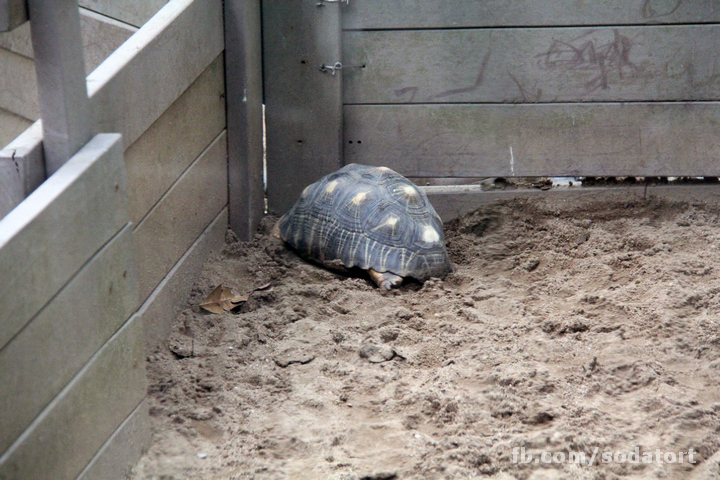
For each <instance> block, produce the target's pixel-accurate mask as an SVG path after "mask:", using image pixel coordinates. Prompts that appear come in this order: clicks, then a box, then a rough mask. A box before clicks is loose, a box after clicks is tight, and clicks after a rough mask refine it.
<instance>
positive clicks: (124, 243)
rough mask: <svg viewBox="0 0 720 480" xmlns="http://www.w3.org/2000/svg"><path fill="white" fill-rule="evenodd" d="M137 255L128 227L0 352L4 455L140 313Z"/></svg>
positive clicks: (1, 447)
mask: <svg viewBox="0 0 720 480" xmlns="http://www.w3.org/2000/svg"><path fill="white" fill-rule="evenodd" d="M49 241H51V240H49ZM133 252H134V249H133V243H132V230H131V228H130V226H129V225H128V226H127V227H126V228H124V229H123V230H121V231H120V233H118V235H116V236H115V237H114V238H113V239H112V240H111V241H110V242H108V244H106V245H105V246H104V247H103V248H102V250H100V251H99V252H98V253H97V255H95V256H94V257H93V258H92V259H90V260H89V261H88V263H87V264H86V265H85V266H84V267H83V268H82V269H81V270H80V271H79V272H78V274H77V275H75V277H74V278H73V279H72V280H70V282H68V284H67V285H66V286H65V287H64V288H63V289H62V290H60V292H58V294H57V295H56V296H55V297H54V298H53V300H52V301H51V302H49V303H48V304H47V305H46V306H45V307H44V308H43V309H42V310H41V311H40V312H39V313H38V315H36V316H35V318H33V319H32V320H31V321H30V322H29V323H28V324H27V325H26V326H25V328H23V329H22V331H21V332H20V333H18V334H17V335H16V336H15V338H13V340H12V341H11V342H10V343H8V344H7V345H5V347H3V348H2V349H0V385H4V387H5V388H2V389H0V405H3V406H4V408H3V409H2V411H0V432H2V434H0V452H3V451H5V449H7V448H8V447H9V446H10V444H11V443H12V441H13V440H14V439H16V438H17V437H18V436H19V435H20V433H22V431H23V430H24V429H25V428H26V427H27V426H28V425H29V424H30V422H31V421H32V420H33V419H34V418H35V417H36V416H37V415H38V414H39V413H40V412H41V411H42V409H43V408H44V407H45V406H46V405H47V404H48V403H49V402H50V400H52V399H53V397H55V395H57V393H58V392H59V391H60V390H61V389H62V388H63V387H64V386H65V385H66V384H67V383H68V381H70V379H71V378H72V377H73V376H75V374H76V373H77V372H78V371H79V370H80V369H81V368H82V366H83V365H85V363H86V362H87V361H88V360H89V359H90V357H92V356H93V354H94V353H95V352H96V351H97V350H98V349H100V347H101V346H102V345H103V344H104V343H105V342H106V341H107V340H108V339H109V338H110V337H111V336H112V334H113V333H115V332H116V331H117V330H118V328H120V326H121V325H122V324H123V323H125V321H126V320H127V319H128V317H130V315H131V314H132V313H134V312H135V310H136V309H137V307H138V297H137V272H136V270H135V264H134V257H133Z"/></svg>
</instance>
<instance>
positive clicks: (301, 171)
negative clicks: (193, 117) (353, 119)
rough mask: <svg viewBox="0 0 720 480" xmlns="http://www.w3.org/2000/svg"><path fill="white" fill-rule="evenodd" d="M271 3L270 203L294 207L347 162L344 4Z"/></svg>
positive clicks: (267, 6)
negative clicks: (332, 68)
mask: <svg viewBox="0 0 720 480" xmlns="http://www.w3.org/2000/svg"><path fill="white" fill-rule="evenodd" d="M317 3H322V2H317V1H316V0H299V1H293V2H288V1H286V0H263V3H262V6H263V58H264V67H265V68H264V71H263V74H264V82H265V109H266V110H265V115H266V117H265V120H266V128H267V181H268V186H267V188H268V206H269V208H270V209H271V210H273V211H274V212H277V213H284V212H285V211H286V210H288V209H289V208H290V207H291V206H292V204H293V203H294V202H295V200H296V199H297V197H298V196H299V194H300V192H301V191H302V189H303V188H304V187H305V186H306V185H308V184H309V183H312V182H314V181H316V180H317V179H319V178H320V177H322V176H323V175H326V174H327V173H330V172H332V171H334V170H336V169H337V168H339V167H340V162H341V158H342V136H341V135H342V84H341V80H342V71H338V72H335V75H332V74H331V72H330V71H326V72H324V73H323V72H321V71H320V67H321V66H322V65H333V64H335V63H336V62H342V59H341V57H340V52H341V48H340V47H341V45H340V10H341V8H342V7H343V4H340V3H325V4H324V5H322V6H318V5H317Z"/></svg>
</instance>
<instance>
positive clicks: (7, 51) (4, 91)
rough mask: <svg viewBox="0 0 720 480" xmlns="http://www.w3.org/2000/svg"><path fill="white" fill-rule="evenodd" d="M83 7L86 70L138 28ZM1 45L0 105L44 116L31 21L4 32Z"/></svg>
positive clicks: (19, 112)
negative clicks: (41, 108) (31, 35)
mask: <svg viewBox="0 0 720 480" xmlns="http://www.w3.org/2000/svg"><path fill="white" fill-rule="evenodd" d="M80 11H81V13H82V15H81V16H80V21H81V22H80V24H81V33H82V39H83V46H84V52H83V53H84V59H85V71H86V72H87V73H89V72H92V71H93V70H95V68H97V66H98V65H100V64H101V63H102V62H103V61H104V60H105V59H106V58H107V57H108V56H109V55H110V54H111V53H112V52H113V51H115V49H117V48H118V47H119V46H120V45H122V44H123V42H125V40H127V39H128V38H129V37H130V36H131V35H132V34H133V33H134V32H135V31H136V29H134V28H133V27H129V26H127V25H123V24H121V23H119V22H116V21H114V20H111V19H106V18H103V17H101V16H100V15H97V14H96V13H93V12H89V11H87V10H83V9H81V10H80ZM0 47H2V48H0V108H3V109H6V110H8V111H10V112H12V113H15V114H16V115H20V116H22V117H24V118H27V119H30V120H37V119H38V118H40V107H39V105H38V95H37V76H36V73H35V64H34V62H33V60H31V58H32V57H33V54H32V43H31V42H30V24H29V23H28V24H26V25H23V26H21V27H18V28H17V29H15V30H13V31H12V32H8V33H3V34H0ZM3 145H4V144H3Z"/></svg>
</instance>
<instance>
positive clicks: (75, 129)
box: [28, 0, 108, 175]
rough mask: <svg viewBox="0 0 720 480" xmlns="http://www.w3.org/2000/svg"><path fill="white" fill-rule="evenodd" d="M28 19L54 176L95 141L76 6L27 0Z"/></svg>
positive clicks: (66, 0)
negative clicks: (84, 147)
mask: <svg viewBox="0 0 720 480" xmlns="http://www.w3.org/2000/svg"><path fill="white" fill-rule="evenodd" d="M28 13H29V15H30V18H32V21H31V24H30V31H31V34H32V35H31V37H32V44H33V53H34V55H35V72H36V73H37V90H38V100H39V102H40V112H41V114H42V118H43V151H44V155H45V170H46V172H47V174H48V175H52V174H53V173H55V172H56V171H57V170H58V169H59V168H60V167H62V166H63V165H64V164H65V162H67V161H68V160H69V159H70V157H72V156H73V155H74V154H75V152H77V151H78V150H80V148H81V147H82V146H83V145H85V144H86V143H87V142H88V141H89V140H90V138H91V137H92V127H91V123H90V122H91V118H90V104H89V102H88V96H87V87H86V85H85V61H84V60H83V48H82V37H81V36H80V12H79V10H78V6H77V0H55V1H53V2H45V1H44V0H28ZM106 131H108V130H106Z"/></svg>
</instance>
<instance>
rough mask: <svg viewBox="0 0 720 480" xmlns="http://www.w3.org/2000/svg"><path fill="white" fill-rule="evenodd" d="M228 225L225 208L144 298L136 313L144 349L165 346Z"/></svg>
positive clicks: (222, 238) (220, 242)
mask: <svg viewBox="0 0 720 480" xmlns="http://www.w3.org/2000/svg"><path fill="white" fill-rule="evenodd" d="M227 226H228V211H227V208H224V209H222V210H221V211H220V213H219V214H218V216H217V217H215V220H213V221H212V223H211V224H210V225H208V226H207V228H205V230H204V231H203V233H202V234H201V235H200V236H199V237H198V239H197V240H195V242H194V243H193V244H192V246H191V247H190V248H188V250H187V251H186V252H185V253H184V254H183V256H182V257H181V258H180V260H178V262H177V263H176V264H175V266H174V267H173V268H172V270H170V272H168V274H167V275H166V276H165V278H163V280H162V282H160V284H159V285H158V286H157V287H156V288H155V290H153V292H152V294H151V295H150V296H149V297H148V299H147V300H145V303H143V305H142V307H140V309H139V310H138V314H139V315H142V317H143V319H144V320H145V341H146V345H147V347H146V348H147V353H148V354H151V353H153V352H155V351H156V350H157V349H158V348H162V347H165V348H166V347H167V343H166V340H167V337H168V335H169V334H170V327H171V326H172V322H173V321H174V320H175V315H176V314H177V313H178V311H180V309H182V308H183V307H184V306H185V304H186V302H187V298H188V295H189V294H190V290H191V289H192V287H193V285H194V283H195V280H196V279H197V278H198V277H199V276H200V272H201V271H202V266H203V263H204V262H205V260H206V259H207V258H208V257H209V256H210V253H211V252H213V251H219V250H220V249H221V248H222V246H223V245H224V244H225V233H226V232H227Z"/></svg>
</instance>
